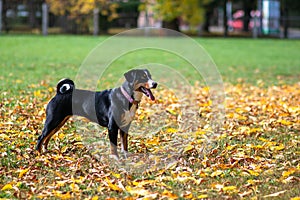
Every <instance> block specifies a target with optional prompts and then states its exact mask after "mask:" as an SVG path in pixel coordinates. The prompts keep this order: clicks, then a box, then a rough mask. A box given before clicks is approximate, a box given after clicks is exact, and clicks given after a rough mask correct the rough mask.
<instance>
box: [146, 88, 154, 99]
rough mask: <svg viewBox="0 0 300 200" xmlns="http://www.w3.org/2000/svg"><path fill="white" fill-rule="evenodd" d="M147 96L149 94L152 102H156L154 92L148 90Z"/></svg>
mask: <svg viewBox="0 0 300 200" xmlns="http://www.w3.org/2000/svg"><path fill="white" fill-rule="evenodd" d="M147 94H148V97H149V98H150V99H151V100H152V101H154V100H155V97H154V96H153V94H152V92H151V90H150V89H147Z"/></svg>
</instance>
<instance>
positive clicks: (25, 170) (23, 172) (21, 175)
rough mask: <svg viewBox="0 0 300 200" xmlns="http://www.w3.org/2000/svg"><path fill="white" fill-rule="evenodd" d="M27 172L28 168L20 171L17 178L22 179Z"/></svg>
mask: <svg viewBox="0 0 300 200" xmlns="http://www.w3.org/2000/svg"><path fill="white" fill-rule="evenodd" d="M28 170H29V168H27V169H23V170H21V171H20V173H19V178H22V177H23V176H24V174H26V173H27V172H28Z"/></svg>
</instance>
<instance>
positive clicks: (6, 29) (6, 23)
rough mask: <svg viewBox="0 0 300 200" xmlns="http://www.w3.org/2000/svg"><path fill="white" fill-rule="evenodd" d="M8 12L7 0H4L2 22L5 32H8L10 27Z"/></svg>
mask: <svg viewBox="0 0 300 200" xmlns="http://www.w3.org/2000/svg"><path fill="white" fill-rule="evenodd" d="M6 12H7V2H6V0H2V22H3V23H2V30H5V32H6V33H8V32H9V30H10V28H9V25H8V21H7V17H6Z"/></svg>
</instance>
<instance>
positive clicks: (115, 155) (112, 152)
mask: <svg viewBox="0 0 300 200" xmlns="http://www.w3.org/2000/svg"><path fill="white" fill-rule="evenodd" d="M109 157H111V158H114V159H116V160H119V156H118V149H117V146H116V145H114V144H113V143H110V156H109Z"/></svg>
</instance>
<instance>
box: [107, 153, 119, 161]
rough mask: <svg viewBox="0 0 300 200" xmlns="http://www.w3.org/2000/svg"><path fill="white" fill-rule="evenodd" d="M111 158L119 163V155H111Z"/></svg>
mask: <svg viewBox="0 0 300 200" xmlns="http://www.w3.org/2000/svg"><path fill="white" fill-rule="evenodd" d="M109 158H110V159H114V160H116V161H119V156H117V155H115V154H110V155H109Z"/></svg>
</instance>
